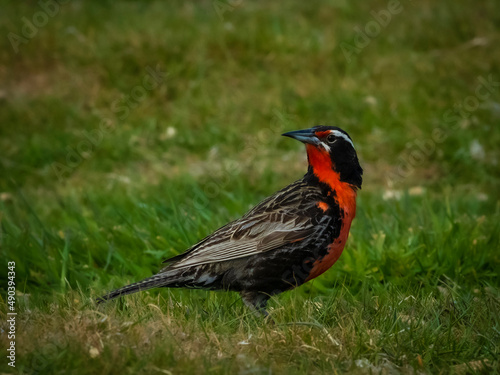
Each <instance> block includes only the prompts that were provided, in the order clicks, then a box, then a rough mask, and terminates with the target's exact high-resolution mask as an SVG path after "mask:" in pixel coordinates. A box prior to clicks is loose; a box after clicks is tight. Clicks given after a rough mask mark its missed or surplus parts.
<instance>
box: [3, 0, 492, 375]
mask: <svg viewBox="0 0 500 375" xmlns="http://www.w3.org/2000/svg"><path fill="white" fill-rule="evenodd" d="M0 25H1V26H2V30H3V35H4V37H3V38H2V39H1V40H0V47H1V48H0V82H1V83H2V84H1V86H0V223H1V226H0V254H1V260H0V267H1V269H0V281H1V284H0V290H1V292H2V293H1V294H0V299H1V301H0V302H1V307H0V318H1V321H0V328H1V333H2V334H1V336H0V341H1V347H2V351H3V355H2V357H1V359H0V373H8V374H11V373H12V374H63V373H64V374H69V373H71V374H115V373H120V374H304V373H311V374H320V373H327V374H335V373H350V374H396V373H403V374H448V373H454V374H467V373H499V372H500V363H499V360H498V358H499V357H500V313H499V311H500V277H499V276H500V275H499V270H500V149H499V145H500V130H499V122H500V49H499V48H498V44H499V42H500V3H499V2H498V1H495V0H486V1H482V2H478V3H473V2H463V1H452V0H445V1H440V2H435V1H430V0H421V1H415V0H411V1H410V0H401V1H379V0H376V1H371V2H348V1H345V0H337V1H334V0H331V1H326V2H320V1H307V2H301V1H290V2H286V3H279V2H265V1H260V0H259V1H244V0H233V1H227V2H226V1H223V0H213V1H198V2H186V1H170V2H160V1H143V2H139V1H135V2H134V1H123V2H111V1H101V2H97V1H94V2H83V1H79V0H72V1H65V2H62V1H61V2H60V3H57V2H55V0H54V1H50V0H47V1H46V2H43V1H42V2H40V3H39V2H36V1H26V2H4V4H3V7H2V12H1V14H0ZM316 124H328V125H337V126H340V127H341V128H343V129H345V130H346V131H347V132H349V134H350V135H351V137H352V138H353V141H354V144H355V146H356V150H357V152H358V156H359V158H360V162H361V165H362V166H363V168H364V170H365V174H364V181H363V189H362V190H361V191H360V192H359V194H358V210H357V217H356V219H355V220H354V222H353V226H352V228H351V233H350V238H349V241H348V243H347V247H346V249H345V251H344V253H343V255H342V257H341V258H340V260H339V261H338V262H337V263H336V264H335V266H334V267H332V269H330V270H329V271H328V272H326V273H325V274H323V275H322V276H321V277H319V278H317V279H315V280H314V281H313V282H310V283H308V284H306V285H304V286H302V287H300V288H298V289H296V290H294V291H291V292H287V293H284V294H282V295H279V296H277V297H274V298H272V300H271V301H270V304H269V306H270V308H269V310H270V314H271V316H272V318H273V320H274V322H275V324H271V323H269V322H267V321H264V320H263V319H261V318H257V317H255V316H254V315H252V314H251V313H250V312H249V311H248V310H247V309H246V308H245V306H244V305H243V303H242V302H241V299H240V298H239V296H238V295H237V294H234V293H229V292H227V293H226V292H207V291H201V290H169V289H165V290H151V291H148V292H145V293H141V294H137V295H132V296H128V297H126V298H123V299H120V300H118V301H116V302H111V303H108V304H106V305H104V306H100V307H97V306H96V305H95V304H94V303H93V300H94V298H95V297H97V296H99V295H101V294H103V293H104V292H106V291H109V290H111V289H113V288H117V287H120V286H122V285H124V284H125V283H129V282H133V281H137V280H139V279H141V278H144V277H147V276H150V275H151V274H152V273H154V272H156V271H158V270H159V268H160V267H161V261H162V260H163V259H165V258H167V257H170V256H173V255H176V254H179V253H181V252H182V251H184V250H185V249H186V248H188V247H189V246H190V245H192V244H193V243H195V242H196V241H197V240H199V239H201V238H203V237H204V236H205V235H207V234H209V233H211V232H212V231H213V230H215V229H217V228H219V227H220V226H222V225H224V224H225V223H227V222H228V221H230V220H232V219H236V218H238V217H239V216H241V215H242V214H244V213H245V212H246V211H247V210H248V209H249V208H250V207H252V206H253V205H255V204H257V203H258V202H259V201H260V200H262V199H263V198H265V197H266V196H268V195H270V194H272V193H273V192H275V191H276V190H278V189H280V188H282V187H284V186H285V185H287V184H288V183H290V182H292V181H294V180H296V179H299V178H300V177H301V176H302V175H303V174H304V173H305V171H306V165H307V163H306V157H305V151H304V148H303V146H302V145H300V144H299V143H298V142H294V141H292V140H290V139H286V138H284V137H281V136H280V135H281V134H282V133H283V132H286V131H290V130H297V129H304V128H307V127H310V126H313V125H316ZM9 262H14V263H15V266H12V263H9ZM9 266H11V267H12V270H13V272H15V277H11V279H10V280H9V277H8V276H9V273H8V272H9V271H11V272H12V270H9V268H8V267H9ZM9 281H14V283H15V288H16V293H15V296H16V298H15V305H12V304H9V299H8V285H9ZM11 284H12V283H11ZM10 307H13V309H14V310H10ZM12 311H14V312H16V313H17V315H16V316H15V325H14V326H11V325H10V323H9V321H8V319H11V318H12V315H7V314H8V313H9V312H12ZM11 327H14V328H15V333H14V334H15V339H14V344H15V345H14V347H15V367H11V366H9V365H8V363H9V362H11V360H9V359H8V358H7V356H6V353H8V349H9V347H10V346H11V345H12V344H11V341H12V339H10V338H9V335H8V334H9V333H11V331H10V329H11Z"/></svg>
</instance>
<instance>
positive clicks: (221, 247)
mask: <svg viewBox="0 0 500 375" xmlns="http://www.w3.org/2000/svg"><path fill="white" fill-rule="evenodd" d="M320 194H321V192H320V191H319V190H318V188H317V187H313V186H310V185H307V184H306V183H304V182H303V181H301V180H299V181H297V182H295V183H293V184H291V185H289V186H287V187H286V188H285V189H283V190H281V191H279V192H277V193H276V194H274V195H273V196H271V197H269V198H267V199H266V200H264V201H262V202H261V203H260V204H258V205H257V206H255V207H254V208H253V209H251V210H250V211H249V212H247V213H246V214H245V215H244V216H243V217H242V218H241V219H238V220H235V221H233V222H231V223H228V224H227V225H225V226H223V227H222V228H220V229H218V230H217V231H215V232H214V233H213V234H211V235H210V236H208V237H205V238H204V239H203V240H201V241H200V242H198V243H197V244H196V245H194V246H193V247H191V248H190V249H188V250H187V251H186V252H184V253H183V254H180V255H178V256H176V257H174V258H170V259H167V260H166V261H165V262H168V263H170V264H169V265H167V266H166V267H165V268H164V269H163V270H162V271H166V270H171V269H177V268H184V267H189V266H195V265H201V264H207V263H216V262H222V261H228V260H234V259H238V258H243V257H248V256H251V255H255V254H258V253H263V252H266V251H270V250H273V249H277V248H279V247H281V246H283V245H285V244H287V243H291V242H295V241H300V240H303V239H305V238H307V237H308V236H310V235H311V234H313V233H314V231H315V229H314V225H313V223H312V218H311V217H310V216H308V215H304V214H303V213H304V211H307V210H308V209H310V208H311V206H314V205H315V204H316V202H317V200H318V199H320V197H321V195H320ZM301 196H302V200H300V197H301ZM298 199H299V201H297V200H298Z"/></svg>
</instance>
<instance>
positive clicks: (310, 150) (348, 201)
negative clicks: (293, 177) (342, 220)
mask: <svg viewBox="0 0 500 375" xmlns="http://www.w3.org/2000/svg"><path fill="white" fill-rule="evenodd" d="M307 158H308V162H309V168H308V171H307V173H306V175H305V176H304V177H305V179H306V180H309V181H312V182H318V183H320V185H322V186H324V187H325V188H326V190H327V194H328V195H333V197H334V199H335V201H336V202H337V203H338V204H339V206H340V207H341V208H342V209H343V210H344V211H347V212H348V213H349V214H350V215H349V216H351V215H352V217H354V215H355V213H356V195H357V186H356V185H353V184H351V183H349V182H347V181H342V179H341V174H340V173H339V172H337V171H335V168H334V165H333V162H332V159H331V157H330V155H329V154H328V153H327V152H326V151H325V152H323V151H322V150H319V149H318V148H316V147H314V146H312V145H307Z"/></svg>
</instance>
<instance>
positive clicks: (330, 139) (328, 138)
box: [326, 134, 336, 144]
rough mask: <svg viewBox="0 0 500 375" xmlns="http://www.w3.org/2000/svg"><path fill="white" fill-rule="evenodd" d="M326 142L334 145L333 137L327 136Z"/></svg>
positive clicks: (331, 135)
mask: <svg viewBox="0 0 500 375" xmlns="http://www.w3.org/2000/svg"><path fill="white" fill-rule="evenodd" d="M326 141H327V142H328V143H330V144H333V143H335V141H336V139H335V136H334V135H333V134H328V136H327V137H326Z"/></svg>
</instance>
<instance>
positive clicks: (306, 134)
mask: <svg viewBox="0 0 500 375" xmlns="http://www.w3.org/2000/svg"><path fill="white" fill-rule="evenodd" d="M281 135H284V136H285V137H290V138H293V139H296V140H297V141H301V142H303V143H310V144H312V145H318V144H319V139H318V137H316V134H315V132H314V129H313V128H311V129H304V130H295V131H292V132H288V133H284V134H281Z"/></svg>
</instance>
